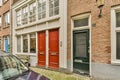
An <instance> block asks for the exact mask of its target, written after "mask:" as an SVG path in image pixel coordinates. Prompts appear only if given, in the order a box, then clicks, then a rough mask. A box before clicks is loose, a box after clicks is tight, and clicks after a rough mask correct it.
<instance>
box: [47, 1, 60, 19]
mask: <svg viewBox="0 0 120 80" xmlns="http://www.w3.org/2000/svg"><path fill="white" fill-rule="evenodd" d="M51 2H52V3H53V8H50V0H49V16H50V17H52V16H56V15H59V13H60V11H59V10H60V0H58V2H59V3H58V6H56V7H55V4H54V2H55V0H51ZM56 8H58V14H55V9H56ZM51 11H53V14H52V15H51Z"/></svg>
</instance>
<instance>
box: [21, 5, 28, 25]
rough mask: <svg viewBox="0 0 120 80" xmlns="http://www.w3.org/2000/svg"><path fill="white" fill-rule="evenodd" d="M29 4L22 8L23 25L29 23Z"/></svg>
mask: <svg viewBox="0 0 120 80" xmlns="http://www.w3.org/2000/svg"><path fill="white" fill-rule="evenodd" d="M28 12H29V9H28V6H27V5H26V6H25V7H23V8H22V25H25V24H28Z"/></svg>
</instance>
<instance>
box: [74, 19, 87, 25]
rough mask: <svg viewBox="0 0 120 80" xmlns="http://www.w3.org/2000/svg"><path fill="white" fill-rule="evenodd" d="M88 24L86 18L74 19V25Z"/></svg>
mask: <svg viewBox="0 0 120 80" xmlns="http://www.w3.org/2000/svg"><path fill="white" fill-rule="evenodd" d="M82 26H88V18H84V19H79V20H74V27H82Z"/></svg>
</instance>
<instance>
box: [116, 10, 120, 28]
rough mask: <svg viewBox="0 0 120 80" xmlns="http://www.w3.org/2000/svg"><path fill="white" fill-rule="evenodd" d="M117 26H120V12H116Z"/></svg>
mask: <svg viewBox="0 0 120 80" xmlns="http://www.w3.org/2000/svg"><path fill="white" fill-rule="evenodd" d="M116 27H120V12H118V13H116Z"/></svg>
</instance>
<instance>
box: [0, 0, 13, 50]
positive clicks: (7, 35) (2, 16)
mask: <svg viewBox="0 0 120 80" xmlns="http://www.w3.org/2000/svg"><path fill="white" fill-rule="evenodd" d="M11 3H12V0H0V50H3V51H5V52H9V51H10V45H11V44H10V43H11V42H10V41H11V40H10V39H11V31H10V30H11V27H10V26H11V24H10V23H11V11H10V8H11Z"/></svg>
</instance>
